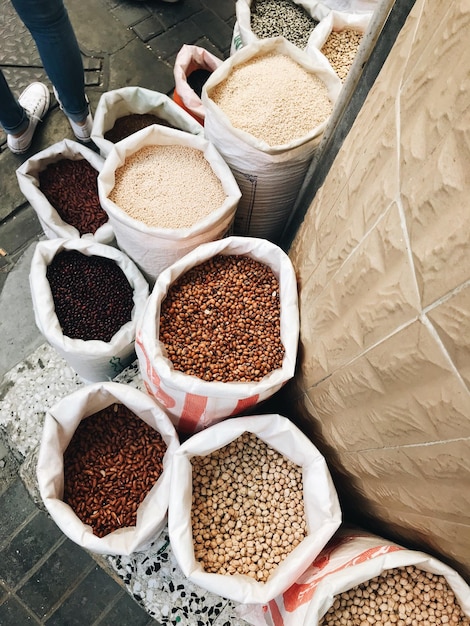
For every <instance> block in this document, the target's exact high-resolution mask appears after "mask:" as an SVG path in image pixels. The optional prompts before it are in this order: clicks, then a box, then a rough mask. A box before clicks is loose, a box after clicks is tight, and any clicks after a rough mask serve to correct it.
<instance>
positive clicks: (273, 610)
mask: <svg viewBox="0 0 470 626" xmlns="http://www.w3.org/2000/svg"><path fill="white" fill-rule="evenodd" d="M268 606H269V612H270V614H271V618H272V621H273V625H274V626H284V619H283V617H282V615H281V611H280V610H279V607H278V606H277V603H276V600H271V601H270V602H268Z"/></svg>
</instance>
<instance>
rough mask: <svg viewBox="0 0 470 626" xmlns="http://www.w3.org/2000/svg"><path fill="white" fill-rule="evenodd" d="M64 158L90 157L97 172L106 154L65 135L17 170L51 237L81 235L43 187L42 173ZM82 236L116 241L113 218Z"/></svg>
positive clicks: (19, 178)
mask: <svg viewBox="0 0 470 626" xmlns="http://www.w3.org/2000/svg"><path fill="white" fill-rule="evenodd" d="M62 159H70V160H73V161H79V160H81V159H86V160H87V161H88V163H90V165H92V166H93V167H94V168H95V170H96V171H97V172H101V169H102V167H103V164H104V159H103V157H101V156H100V155H99V154H96V152H93V150H91V149H90V148H87V147H86V146H84V145H82V144H81V143H79V142H78V141H72V140H70V139H63V140H62V141H59V142H58V143H55V144H53V145H52V146H49V147H48V148H45V149H44V150H41V152H38V153H37V154H35V155H33V156H32V157H30V158H29V159H27V160H26V161H25V162H24V163H23V164H22V165H21V166H20V167H19V168H18V169H17V170H16V177H17V179H18V185H19V187H20V189H21V192H22V193H23V195H24V197H25V198H26V199H27V200H28V202H29V203H30V204H31V206H32V207H33V209H34V210H35V211H36V213H37V216H38V219H39V222H40V224H41V226H42V229H43V231H44V234H45V235H46V237H47V238H48V239H55V238H80V233H79V231H78V230H77V229H76V228H75V227H74V226H72V225H71V224H67V223H66V222H64V221H63V220H62V218H61V217H60V216H59V214H58V212H57V210H56V209H55V208H54V207H53V206H52V205H51V203H50V202H49V200H48V199H47V198H46V196H45V195H44V194H43V193H42V191H41V190H40V188H39V173H40V172H42V171H43V170H45V169H46V167H47V166H48V165H49V164H51V163H56V162H57V161H61V160H62ZM82 239H89V240H92V241H96V242H97V243H105V244H107V243H112V242H113V240H114V233H113V229H112V227H111V224H110V223H109V221H108V222H106V223H105V224H103V225H102V226H100V227H99V228H98V229H97V230H96V232H95V233H94V234H91V233H85V234H84V235H82Z"/></svg>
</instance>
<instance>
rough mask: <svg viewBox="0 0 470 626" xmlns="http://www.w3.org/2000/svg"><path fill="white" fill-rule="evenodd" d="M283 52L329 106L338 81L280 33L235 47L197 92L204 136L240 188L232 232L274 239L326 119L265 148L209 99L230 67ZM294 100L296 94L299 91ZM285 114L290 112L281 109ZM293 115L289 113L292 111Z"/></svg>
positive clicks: (320, 59) (316, 57) (322, 61)
mask: <svg viewBox="0 0 470 626" xmlns="http://www.w3.org/2000/svg"><path fill="white" fill-rule="evenodd" d="M271 53H278V54H284V55H286V56H288V57H290V58H291V59H293V60H294V61H296V62H297V63H299V65H301V66H302V67H303V68H304V69H306V70H307V71H308V72H311V73H312V74H314V75H316V76H317V77H318V78H319V79H320V80H322V81H323V83H324V84H325V86H326V88H327V90H328V95H329V99H330V101H331V103H332V106H333V107H334V104H335V102H336V100H337V97H338V95H339V93H340V91H341V87H342V83H341V81H340V79H339V78H338V76H337V75H336V73H335V72H334V71H333V69H332V67H331V65H330V64H329V63H328V61H327V60H326V58H325V57H324V56H323V55H322V54H321V53H320V51H319V50H313V51H312V53H311V54H307V53H306V52H303V51H302V50H300V49H299V48H297V47H296V46H294V45H293V44H291V43H290V42H288V41H287V40H286V39H284V38H283V37H276V38H273V39H264V40H259V41H258V42H257V43H253V44H250V45H248V46H245V47H243V48H241V49H240V50H238V51H237V52H236V53H235V54H234V55H233V56H231V57H229V58H228V59H227V60H226V61H224V62H223V64H222V65H221V66H220V67H219V68H218V69H217V70H216V71H215V72H214V73H213V74H212V75H211V76H210V78H209V79H208V81H207V82H206V84H205V85H204V88H203V91H202V102H203V104H204V107H205V110H206V117H205V124H204V130H205V136H206V137H207V139H208V140H209V141H211V142H212V143H213V144H214V145H215V147H216V148H217V150H218V151H219V153H220V154H221V155H222V157H223V158H224V160H225V161H226V163H227V164H228V166H229V167H230V169H231V171H232V172H233V174H234V176H235V179H236V181H237V183H238V186H239V188H240V191H241V194H242V196H241V199H240V202H239V203H238V207H237V211H236V214H235V220H234V230H233V233H234V234H235V235H244V236H250V237H263V238H266V239H269V240H270V241H273V242H274V243H277V242H278V241H279V238H280V236H281V234H282V232H283V230H284V228H285V225H286V223H287V221H288V218H289V216H290V212H291V210H292V208H293V206H294V203H295V200H296V198H297V194H298V192H299V189H300V187H301V184H302V182H303V180H304V177H305V174H306V172H307V169H308V166H309V164H310V161H311V159H312V157H313V155H314V153H315V150H316V148H317V146H318V144H319V143H320V141H321V138H322V136H323V131H324V129H325V127H326V124H327V123H328V118H327V119H325V120H324V121H323V122H322V123H320V124H319V125H317V126H316V127H315V128H312V130H311V131H310V132H308V133H307V134H306V135H305V136H303V137H300V138H297V139H294V140H293V141H291V142H289V143H286V144H283V145H278V146H269V145H268V144H267V143H266V142H264V141H261V140H259V139H257V138H256V137H254V136H253V135H251V134H250V133H247V132H245V131H243V130H241V129H238V128H235V127H234V126H233V125H232V124H231V122H230V120H229V118H228V116H227V115H226V114H225V113H224V112H223V111H222V110H221V109H220V108H219V107H218V106H217V105H216V103H215V102H214V101H213V100H211V90H213V89H214V88H216V87H217V86H218V85H219V83H221V82H223V81H224V80H225V79H226V78H227V77H228V76H229V75H230V73H231V72H232V71H233V69H234V68H236V67H238V66H240V65H242V64H244V63H245V62H247V61H249V60H251V59H252V58H254V57H260V56H263V55H268V54H271ZM299 98H302V94H301V93H299ZM285 114H286V115H289V114H290V113H289V112H288V111H286V112H285ZM292 114H293V115H294V113H292Z"/></svg>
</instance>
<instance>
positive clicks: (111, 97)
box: [91, 86, 204, 158]
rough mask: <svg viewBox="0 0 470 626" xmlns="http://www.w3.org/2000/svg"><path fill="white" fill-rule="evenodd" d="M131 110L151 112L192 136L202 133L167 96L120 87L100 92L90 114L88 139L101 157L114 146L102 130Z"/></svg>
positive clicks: (202, 130)
mask: <svg viewBox="0 0 470 626" xmlns="http://www.w3.org/2000/svg"><path fill="white" fill-rule="evenodd" d="M134 113H135V114H145V113H149V114H153V115H156V116H158V117H159V118H161V119H163V120H166V121H167V122H169V123H170V124H171V125H172V126H175V127H176V128H178V129H180V130H184V131H186V132H188V133H192V134H193V135H203V134H204V129H203V128H202V126H201V124H200V123H199V122H198V121H196V120H195V119H194V118H193V117H192V116H191V115H189V114H188V113H187V112H186V111H184V110H182V109H181V107H179V106H177V105H176V104H175V103H174V102H173V101H172V100H171V98H169V97H168V96H167V95H165V94H163V93H159V92H158V91H152V90H151V89H145V88H144V87H132V86H131V87H121V88H120V89H114V90H112V91H107V92H105V93H104V94H102V96H101V97H100V99H99V102H98V105H97V107H96V111H95V114H94V118H93V128H92V132H91V138H92V139H93V141H94V142H95V144H96V145H97V146H98V148H99V149H100V154H101V155H102V156H103V157H105V158H106V157H107V156H108V154H109V153H110V151H111V149H112V147H113V146H114V143H113V142H112V141H109V140H108V139H105V134H106V132H107V131H109V130H111V129H112V128H113V126H114V124H115V122H116V120H117V119H119V118H121V117H124V116H126V115H132V114H134Z"/></svg>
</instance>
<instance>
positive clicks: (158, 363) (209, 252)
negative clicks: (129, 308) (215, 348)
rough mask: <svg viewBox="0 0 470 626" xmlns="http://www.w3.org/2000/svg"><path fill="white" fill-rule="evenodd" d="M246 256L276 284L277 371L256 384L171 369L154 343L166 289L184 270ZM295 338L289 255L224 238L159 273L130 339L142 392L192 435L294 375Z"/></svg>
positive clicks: (296, 325) (296, 315) (258, 243)
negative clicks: (221, 258)
mask: <svg viewBox="0 0 470 626" xmlns="http://www.w3.org/2000/svg"><path fill="white" fill-rule="evenodd" d="M218 254H226V255H231V254H233V255H246V256H248V257H251V258H253V259H255V260H257V261H259V262H261V263H264V264H265V265H267V266H269V267H270V268H271V269H272V271H273V272H274V274H275V276H276V277H277V279H278V280H279V297H280V305H281V331H280V332H281V341H282V344H283V346H284V350H285V355H284V360H283V363H282V367H281V368H279V369H277V370H274V371H273V372H271V373H270V374H268V375H267V376H265V377H264V378H263V379H262V380H261V381H259V382H252V383H238V382H232V383H224V382H209V381H204V380H201V379H200V378H197V377H196V376H189V375H187V374H184V373H183V372H180V371H177V370H175V369H174V368H173V365H172V363H171V361H170V360H169V359H168V358H167V357H166V354H165V349H164V346H163V344H162V343H161V342H160V341H159V338H158V336H159V324H160V309H161V303H162V301H163V300H164V298H165V297H166V294H167V292H168V289H169V287H170V285H171V284H172V283H173V282H174V281H175V280H176V279H177V278H178V277H179V276H181V275H182V274H184V273H185V272H187V271H188V270H189V269H190V268H192V267H194V266H196V265H199V264H201V263H203V262H204V261H207V260H208V259H211V258H212V257H214V256H215V255H218ZM298 337H299V311H298V296H297V281H296V276H295V272H294V269H293V267H292V263H291V261H290V259H289V257H288V256H287V255H286V254H285V253H284V252H283V251H282V250H281V249H280V248H278V247H277V246H276V245H274V244H273V243H271V242H269V241H267V240H264V239H255V238H252V237H227V238H225V239H221V240H219V241H214V242H210V243H206V244H203V245H201V246H199V247H198V248H196V249H195V250H193V251H192V252H191V253H189V254H187V255H186V256H185V257H183V258H182V259H180V260H179V261H177V262H176V263H174V264H173V265H172V266H171V267H169V268H167V269H166V270H165V271H164V272H162V273H161V274H160V276H159V277H158V280H157V282H156V283H155V285H154V288H153V290H152V293H151V294H150V297H149V299H148V301H147V305H146V307H145V311H144V314H143V316H142V318H141V320H140V323H139V325H138V328H137V335H136V353H137V358H138V360H139V367H140V371H141V374H142V378H143V380H144V383H145V385H146V388H147V390H148V392H149V393H150V394H152V395H153V396H154V397H155V398H156V399H157V400H158V402H159V403H160V404H161V405H162V407H163V408H164V409H165V411H166V412H167V413H168V414H169V416H170V418H171V419H172V421H173V423H174V424H175V426H176V428H177V430H178V431H179V432H188V433H192V432H196V431H198V430H202V429H204V428H206V427H207V426H210V425H212V424H214V423H216V422H218V421H221V420H223V419H225V418H226V417H229V416H232V415H239V414H240V413H243V412H247V411H248V410H249V408H251V407H253V406H255V405H256V404H258V403H259V402H262V401H263V400H266V399H267V398H269V397H270V396H272V395H273V394H274V393H276V391H278V390H279V389H280V388H281V387H282V386H283V385H284V384H285V383H286V382H287V381H288V380H289V379H291V378H292V377H293V375H294V371H295V362H296V357H297V346H298Z"/></svg>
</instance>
